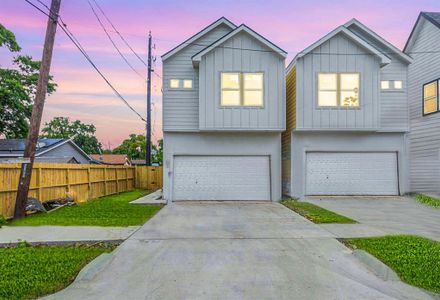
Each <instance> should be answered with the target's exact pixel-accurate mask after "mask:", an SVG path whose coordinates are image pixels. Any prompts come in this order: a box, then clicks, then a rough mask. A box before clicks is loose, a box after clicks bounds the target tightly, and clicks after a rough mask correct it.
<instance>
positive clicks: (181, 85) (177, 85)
mask: <svg viewBox="0 0 440 300" xmlns="http://www.w3.org/2000/svg"><path fill="white" fill-rule="evenodd" d="M170 88H171V89H184V90H186V89H192V88H193V81H192V79H170Z"/></svg>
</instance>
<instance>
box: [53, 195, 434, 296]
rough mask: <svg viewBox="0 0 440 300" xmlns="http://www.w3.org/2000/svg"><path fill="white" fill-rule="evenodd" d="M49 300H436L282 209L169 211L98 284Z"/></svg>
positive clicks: (130, 243)
mask: <svg viewBox="0 0 440 300" xmlns="http://www.w3.org/2000/svg"><path fill="white" fill-rule="evenodd" d="M47 298H49V299H82V300H84V299H430V297H429V296H428V295H427V294H425V293H424V292H422V291H421V290H419V289H417V288H414V287H411V286H409V285H406V284H404V283H402V282H400V281H383V280H381V279H379V278H378V277H376V276H375V275H374V274H373V273H371V272H370V271H368V269H367V268H366V267H365V266H364V265H363V264H362V263H361V262H359V261H358V260H357V259H356V258H355V257H354V256H353V255H352V253H351V250H349V249H348V248H346V247H345V246H344V245H343V244H341V243H340V242H338V241H337V240H336V239H335V236H334V235H333V234H332V233H330V232H329V231H327V230H325V229H323V228H321V227H319V226H317V225H315V224H313V223H311V222H309V221H308V220H306V219H304V218H302V217H301V216H299V215H297V214H295V213H293V212H292V211H290V210H289V209H287V208H285V207H284V206H282V205H280V204H278V203H264V204H262V203H259V204H256V203H255V204H249V203H203V204H201V203H192V204H172V205H168V206H166V207H165V208H163V209H162V210H161V211H160V212H159V213H158V214H157V215H156V216H155V217H153V218H152V219H151V220H150V221H148V222H147V223H146V224H144V225H143V226H142V227H141V228H140V229H139V230H138V231H137V232H136V233H135V234H133V235H132V236H131V237H130V238H129V239H127V240H126V241H125V242H124V243H123V244H121V245H120V247H118V248H117V249H116V250H115V252H114V254H113V257H112V258H111V259H110V261H109V262H108V264H107V265H106V266H105V267H104V268H103V269H102V270H101V271H100V272H98V273H97V274H96V275H95V276H94V277H92V278H89V277H88V279H87V280H77V281H75V282H74V283H73V284H71V285H70V286H69V287H67V288H66V289H64V290H63V291H60V292H58V293H56V294H54V295H51V296H49V297H47Z"/></svg>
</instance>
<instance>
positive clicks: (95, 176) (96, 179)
mask: <svg viewBox="0 0 440 300" xmlns="http://www.w3.org/2000/svg"><path fill="white" fill-rule="evenodd" d="M20 168H21V164H0V215H3V216H4V217H6V218H10V217H12V216H13V214H14V206H15V197H16V194H17V186H18V179H19V177H20ZM136 187H138V188H144V189H151V190H155V189H159V188H162V167H147V166H139V167H132V166H112V165H86V164H84V165H80V164H56V163H34V168H33V171H32V177H31V185H30V190H29V197H34V198H37V199H39V200H40V201H42V202H44V201H48V200H52V199H57V198H65V197H72V198H73V199H75V201H77V202H84V201H87V200H89V199H92V198H97V197H101V196H106V195H110V194H115V193H119V192H124V191H128V190H131V189H133V188H136Z"/></svg>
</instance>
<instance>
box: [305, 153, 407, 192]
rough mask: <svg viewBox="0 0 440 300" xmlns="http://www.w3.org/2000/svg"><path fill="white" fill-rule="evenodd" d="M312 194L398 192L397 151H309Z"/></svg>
mask: <svg viewBox="0 0 440 300" xmlns="http://www.w3.org/2000/svg"><path fill="white" fill-rule="evenodd" d="M306 193H307V194H308V195H397V194H398V176H397V155H396V153H384V152H372V153H361V152H351V153H341V152H335V153H331V152H327V153H326V152H309V153H307V156H306Z"/></svg>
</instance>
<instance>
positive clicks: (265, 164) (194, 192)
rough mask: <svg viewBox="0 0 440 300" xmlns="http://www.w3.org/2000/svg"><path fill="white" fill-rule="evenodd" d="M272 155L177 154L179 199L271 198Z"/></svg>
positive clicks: (176, 191)
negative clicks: (270, 156) (270, 157)
mask: <svg viewBox="0 0 440 300" xmlns="http://www.w3.org/2000/svg"><path fill="white" fill-rule="evenodd" d="M269 174H270V166H269V157H268V156H176V157H175V158H174V182H173V191H174V199H175V200H270V175H269Z"/></svg>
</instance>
